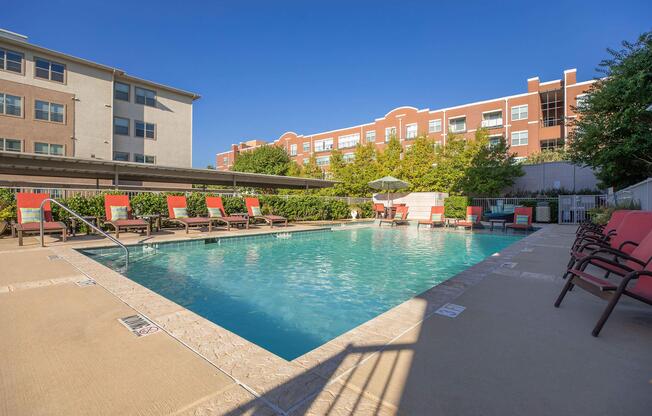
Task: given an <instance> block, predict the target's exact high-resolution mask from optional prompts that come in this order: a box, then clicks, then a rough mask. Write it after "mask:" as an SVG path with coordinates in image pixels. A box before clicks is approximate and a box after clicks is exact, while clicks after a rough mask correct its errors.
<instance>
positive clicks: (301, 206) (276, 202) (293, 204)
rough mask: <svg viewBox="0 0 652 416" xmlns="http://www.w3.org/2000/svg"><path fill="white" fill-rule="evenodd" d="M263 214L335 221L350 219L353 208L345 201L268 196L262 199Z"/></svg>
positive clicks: (308, 196)
mask: <svg viewBox="0 0 652 416" xmlns="http://www.w3.org/2000/svg"><path fill="white" fill-rule="evenodd" d="M260 205H261V209H262V211H263V214H274V215H280V216H283V217H285V218H287V219H289V220H304V221H317V220H333V219H343V218H350V216H351V207H350V206H349V205H348V204H347V203H346V202H344V201H340V200H336V199H325V198H319V197H316V196H311V195H307V196H289V197H287V198H284V197H280V196H276V195H266V196H261V197H260Z"/></svg>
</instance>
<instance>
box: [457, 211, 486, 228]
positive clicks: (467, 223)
mask: <svg viewBox="0 0 652 416" xmlns="http://www.w3.org/2000/svg"><path fill="white" fill-rule="evenodd" d="M481 219H482V207H478V206H468V207H466V220H463V221H457V223H455V225H457V226H459V227H464V228H471V229H473V228H482V227H483V226H482V223H481V222H480V220H481Z"/></svg>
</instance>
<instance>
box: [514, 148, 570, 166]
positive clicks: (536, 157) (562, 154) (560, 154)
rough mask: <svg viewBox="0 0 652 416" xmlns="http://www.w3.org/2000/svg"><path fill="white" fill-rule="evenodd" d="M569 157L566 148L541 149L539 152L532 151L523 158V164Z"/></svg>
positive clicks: (534, 163) (565, 159)
mask: <svg viewBox="0 0 652 416" xmlns="http://www.w3.org/2000/svg"><path fill="white" fill-rule="evenodd" d="M569 159H570V156H569V155H568V152H567V151H566V149H564V148H563V147H562V148H558V149H555V150H543V151H541V152H539V153H533V154H531V155H530V156H528V157H527V159H525V161H524V162H523V164H524V165H536V164H537V163H545V162H563V161H567V160H569Z"/></svg>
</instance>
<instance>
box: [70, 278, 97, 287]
mask: <svg viewBox="0 0 652 416" xmlns="http://www.w3.org/2000/svg"><path fill="white" fill-rule="evenodd" d="M75 283H76V284H77V286H79V287H87V286H95V284H96V283H95V280H93V279H83V280H78V281H77V282H75Z"/></svg>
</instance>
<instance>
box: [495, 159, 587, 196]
mask: <svg viewBox="0 0 652 416" xmlns="http://www.w3.org/2000/svg"><path fill="white" fill-rule="evenodd" d="M523 170H524V171H525V175H524V176H521V177H520V178H517V179H516V181H515V183H514V185H513V186H512V187H510V188H507V189H506V190H505V191H504V192H518V191H528V192H536V191H542V190H546V189H560V188H564V189H567V190H569V191H573V190H578V191H579V190H580V189H587V188H588V189H596V188H597V185H598V180H597V179H596V177H595V173H594V172H593V170H592V169H591V168H586V167H581V166H577V165H574V164H572V163H569V162H548V163H540V164H537V165H524V166H523Z"/></svg>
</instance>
